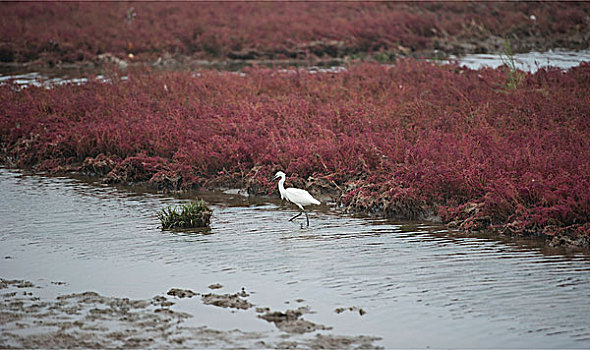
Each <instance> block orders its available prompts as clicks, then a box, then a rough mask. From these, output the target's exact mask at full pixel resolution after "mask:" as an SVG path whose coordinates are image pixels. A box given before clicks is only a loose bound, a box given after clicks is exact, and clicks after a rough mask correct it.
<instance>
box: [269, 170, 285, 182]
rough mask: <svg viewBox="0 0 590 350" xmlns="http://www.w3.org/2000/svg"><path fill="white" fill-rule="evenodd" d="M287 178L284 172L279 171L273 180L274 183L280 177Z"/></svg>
mask: <svg viewBox="0 0 590 350" xmlns="http://www.w3.org/2000/svg"><path fill="white" fill-rule="evenodd" d="M285 176H286V175H285V173H284V172H282V171H277V173H276V174H275V177H273V178H272V180H273V181H274V180H276V179H278V178H279V177H285Z"/></svg>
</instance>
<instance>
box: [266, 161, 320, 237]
mask: <svg viewBox="0 0 590 350" xmlns="http://www.w3.org/2000/svg"><path fill="white" fill-rule="evenodd" d="M279 177H280V178H281V179H280V180H279V193H280V194H281V199H286V200H287V201H289V202H291V203H293V204H295V205H296V206H297V207H299V210H301V211H300V212H299V214H297V215H295V216H294V217H292V218H290V219H289V221H293V220H294V219H295V218H297V217H299V216H301V213H303V214H305V218H306V219H307V226H309V217H308V216H307V213H306V212H305V209H304V208H303V207H305V206H307V205H310V204H315V205H319V204H320V201H318V200H317V199H315V198H313V197H312V196H311V194H309V192H307V191H306V190H302V189H299V188H293V187H289V188H285V178H286V175H285V173H284V172H282V171H278V172H277V173H276V175H275V177H274V178H273V181H274V180H276V179H278V178H279ZM301 227H303V224H301Z"/></svg>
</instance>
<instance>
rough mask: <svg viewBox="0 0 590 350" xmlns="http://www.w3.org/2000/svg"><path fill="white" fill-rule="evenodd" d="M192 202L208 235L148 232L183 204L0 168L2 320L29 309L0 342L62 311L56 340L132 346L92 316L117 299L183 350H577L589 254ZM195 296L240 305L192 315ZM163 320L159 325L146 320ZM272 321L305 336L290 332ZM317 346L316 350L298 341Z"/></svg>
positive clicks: (265, 204) (226, 199)
mask: <svg viewBox="0 0 590 350" xmlns="http://www.w3.org/2000/svg"><path fill="white" fill-rule="evenodd" d="M204 197H205V198H206V200H207V201H208V202H209V203H211V207H212V208H213V210H214V213H213V217H212V225H211V230H210V231H209V232H208V233H207V234H201V233H193V234H190V233H185V234H182V233H173V232H162V231H161V230H160V228H159V222H158V219H157V216H156V213H157V212H158V210H160V209H161V208H163V207H165V206H167V205H175V204H178V203H181V202H183V201H184V200H183V199H176V198H172V197H167V196H163V195H159V194H154V193H138V192H133V191H130V190H127V189H124V188H118V187H112V186H104V185H101V184H96V183H89V182H85V181H81V180H77V179H72V178H66V177H47V176H41V175H29V174H26V173H23V172H20V171H15V170H8V169H3V168H0V198H2V201H1V202H0V242H1V244H0V259H2V264H0V277H1V278H3V279H4V280H10V281H11V280H18V281H23V282H15V283H14V284H10V285H8V286H6V287H5V288H3V289H0V293H1V294H2V295H3V304H2V305H3V312H4V311H7V310H8V311H10V310H12V309H11V308H14V307H16V308H18V305H19V303H23V304H22V305H29V306H31V305H33V304H35V303H37V304H39V305H38V307H37V309H31V310H33V311H34V312H33V311H31V312H32V313H30V314H22V315H21V316H19V317H21V318H19V319H17V320H14V319H10V318H7V319H4V320H3V321H2V322H1V323H0V329H1V330H2V333H3V338H4V339H8V338H7V337H9V338H10V339H12V341H14V342H15V343H16V345H18V344H20V345H21V346H26V345H27V344H29V345H35V344H36V343H34V342H33V343H27V342H26V341H25V340H23V341H22V342H19V341H18V339H21V338H19V337H26V336H27V335H31V334H32V335H34V336H35V338H34V339H33V338H29V340H30V341H33V340H35V339H37V340H38V339H42V338H39V337H42V335H43V334H48V333H47V332H50V330H51V329H54V328H51V327H52V325H53V326H55V320H54V319H53V318H52V317H54V316H55V315H53V316H52V314H51V312H49V311H48V310H49V309H48V308H51V307H58V306H57V305H56V304H59V303H60V302H61V303H62V304H63V305H62V306H59V307H61V308H62V310H61V311H59V310H58V311H59V312H58V316H59V317H62V316H63V317H65V321H64V322H69V323H67V324H68V325H70V326H68V327H66V328H65V329H66V331H64V332H66V333H67V332H68V331H67V330H68V329H69V330H72V329H74V330H76V331H80V332H81V330H84V332H90V333H91V334H93V335H92V336H91V337H90V338H88V339H94V340H96V341H97V344H99V345H104V346H107V347H110V346H131V345H130V344H131V343H128V342H127V343H125V342H126V341H130V340H129V339H131V338H133V337H130V336H126V335H125V334H119V333H117V334H118V335H117V334H111V333H112V332H114V331H113V330H112V329H113V327H114V328H117V327H119V328H118V329H119V331H124V330H125V329H127V328H129V329H134V328H135V329H136V328H137V327H136V325H135V324H134V323H133V322H135V321H133V320H126V321H122V320H121V317H119V316H120V315H119V314H117V313H116V312H115V311H112V312H113V313H112V315H115V316H117V315H118V316H117V317H115V316H113V318H109V317H107V316H105V315H110V314H109V312H111V311H108V312H107V311H104V310H105V309H108V310H110V309H112V308H115V309H116V308H117V307H119V309H116V310H119V311H120V310H121V307H124V306H125V305H127V304H125V303H131V304H129V305H130V306H128V307H129V308H130V309H124V308H123V309H124V310H127V311H126V312H137V313H139V314H138V315H137V317H138V319H139V320H141V319H142V318H143V317H145V319H144V320H145V322H146V323H145V324H151V323H150V322H152V321H153V322H159V321H157V320H155V319H156V318H158V319H159V318H160V317H164V318H165V319H169V320H171V321H170V322H172V323H173V324H174V325H175V326H174V327H175V328H170V329H169V330H170V331H172V330H173V331H174V332H175V333H174V334H176V335H178V337H177V338H178V339H185V340H183V341H187V343H183V344H189V345H190V346H196V347H199V346H201V347H227V346H236V347H240V346H242V347H259V346H263V344H264V345H265V346H266V347H268V346H270V347H278V346H284V345H286V343H281V342H294V343H296V344H299V345H300V346H303V347H306V346H307V347H320V346H327V345H326V344H328V345H329V344H333V345H334V344H339V345H341V346H344V345H342V344H346V342H351V343H350V344H353V345H350V347H355V346H356V347H358V346H363V347H370V346H383V347H386V348H395V347H427V346H430V347H495V348H505V347H513V348H516V347H518V348H521V347H526V348H531V347H533V348H534V347H551V348H556V347H562V348H588V347H590V303H588V300H590V299H589V297H590V257H588V256H587V255H584V254H582V253H575V252H568V251H565V250H546V248H540V247H535V246H534V244H528V243H522V244H521V243H519V242H515V241H508V242H503V241H500V240H498V239H489V238H478V237H465V236H461V235H458V234H454V233H453V232H449V231H448V230H445V229H444V228H442V227H440V226H435V225H431V224H428V223H412V224H409V223H399V222H390V221H387V220H376V219H364V218H355V217H352V216H347V215H337V214H335V213H334V212H333V211H331V210H330V209H329V208H327V207H325V206H324V207H320V208H319V209H317V210H314V211H312V212H311V214H310V221H311V226H310V227H309V228H304V229H301V228H300V226H299V223H292V222H289V221H287V220H288V219H289V218H290V217H291V216H292V214H293V213H294V210H293V209H292V208H290V207H288V206H286V205H282V204H280V202H279V201H275V200H272V201H269V200H268V199H264V198H252V197H244V196H241V195H240V194H238V193H233V192H231V191H230V192H229V193H227V194H220V193H207V194H204ZM26 281H28V282H30V283H32V284H28V283H27V282H26ZM19 286H20V288H19ZM244 290H245V291H247V296H246V294H240V293H242V292H240V291H244ZM188 291H194V293H195V294H191V293H189V292H188ZM167 292H170V293H171V294H167ZM181 292H182V293H181ZM12 293H15V294H12ZM23 293H25V294H23ZM26 293H29V294H26ZM83 293H95V294H96V295H95V294H90V296H92V297H93V298H96V300H95V303H94V304H91V305H87V306H85V307H86V309H81V310H78V311H76V310H75V309H74V308H75V307H76V305H78V306H80V303H79V299H80V298H83V297H84V296H83ZM179 293H180V294H179ZM197 293H198V295H197ZM236 293H237V294H236ZM244 293H246V292H244ZM207 294H210V295H213V296H215V295H218V296H222V297H223V296H224V295H227V296H229V297H231V296H233V295H234V294H235V295H238V296H239V297H240V298H241V299H244V300H247V303H248V306H249V305H250V304H251V305H252V306H251V307H250V306H249V307H248V308H231V307H220V306H216V305H214V304H207V303H205V302H204V299H203V298H202V296H203V295H207ZM81 295H82V296H81ZM187 295H191V296H192V297H185V296H187ZM240 295H242V296H240ZM87 296H88V295H87ZM158 296H159V297H163V298H165V299H166V300H167V301H169V302H172V303H173V304H172V305H169V304H166V303H164V301H165V300H163V299H161V298H156V297H158ZM181 296H182V297H181ZM60 298H61V299H60ZM155 298H156V299H155ZM209 299H211V298H209ZM209 299H206V300H208V301H210V300H209ZM213 299H215V298H213ZM125 300H127V301H125ZM154 300H156V301H157V302H153V301H154ZM158 303H159V304H158ZM70 304H71V305H70ZM60 305H61V304H60ZM84 305H86V304H84ZM117 305H123V306H117ZM244 305H245V304H244ZM162 308H164V309H169V310H170V312H171V313H170V314H166V313H161V314H158V315H155V314H154V313H155V310H156V309H162ZM93 309H97V310H95V311H91V310H93ZM52 310H53V309H52ZM67 310H70V311H71V312H72V314H71V315H70V314H68V315H64V314H63V313H67V312H68V311H67ZM100 310H103V311H100ZM288 310H292V311H290V312H288ZM302 310H304V311H302ZM360 310H362V312H361V311H360ZM56 312H57V311H56ZM76 312H78V313H76ZM60 315H61V316H60ZM76 315H77V316H76ZM185 315H189V316H186V317H185ZM289 315H291V316H289ZM94 316H96V317H102V318H104V319H105V320H104V322H105V323H104V324H101V322H97V321H96V322H95V321H93V320H92V317H94ZM259 316H264V317H259ZM46 317H47V318H46ZM267 319H268V320H267ZM283 319H285V320H286V321H293V322H298V323H297V326H298V327H299V326H302V327H304V328H301V329H312V331H310V332H303V333H296V332H292V333H289V332H287V331H285V330H284V329H282V328H281V327H284V325H285V324H284V323H281V322H283V321H282V320H283ZM38 320H42V321H47V322H48V323H47V324H43V323H38V322H37V323H35V322H36V321H38ZM134 320H135V319H134ZM269 320H270V321H269ZM91 321H92V322H91ZM76 322H78V323H76ZM79 322H82V324H84V325H87V326H88V327H87V329H86V328H84V327H85V326H82V325H80V323H79ZM129 322H131V323H129ZM137 322H140V321H137ZM172 323H171V324H172ZM19 325H20V326H19ZM23 325H24V326H23ZM71 325H74V326H71ZM76 325H78V326H76ZM312 325H315V326H312ZM21 326H22V327H21ZM62 326H64V324H62ZM19 327H21V328H19ZM48 327H49V328H48ZM64 327H65V326H64ZM72 327H74V328H72ZM76 327H77V328H76ZM101 327H102V328H101ZM310 327H311V328H310ZM185 328H186V329H185ZM93 329H95V330H93ZM101 329H102V330H101ZM187 329H188V330H187ZM197 329H200V330H201V331H196V330H197ZM295 329H300V328H295ZM199 332H200V333H199ZM203 332H205V333H203ZM74 333H75V332H74ZM74 333H72V334H74ZM163 334H168V333H166V330H165V329H164V330H163V331H162V333H158V331H157V330H150V331H147V330H146V331H145V332H143V333H142V332H140V333H139V334H136V338H138V341H144V340H145V341H147V342H142V343H139V344H140V345H139V346H140V347H160V346H163V347H169V346H175V345H174V344H172V343H170V342H168V340H170V339H172V338H174V337H172V338H170V339H168V340H167V338H165V337H164V335H163ZM214 334H217V336H214ZM109 337H113V338H109ZM216 337H217V338H216ZM347 337H348V338H347ZM350 337H352V338H350ZM177 338H174V339H177ZM316 338H317V339H319V338H321V339H322V340H323V341H326V342H327V343H322V344H323V345H318V343H315V344H316V345H313V344H312V343H309V341H311V339H316ZM15 339H16V340H15ZM22 339H25V338H22ZM109 339H111V340H112V341H110V340H109ZM146 339H147V340H146ZM149 339H152V341H151V342H150V341H148V340H149ZM186 339H193V340H192V342H188V340H186ZM334 339H340V341H341V342H340V343H331V342H332V341H334ZM353 339H356V340H354V341H353ZM107 340H108V341H107ZM117 341H119V342H117ZM228 341H229V343H228ZM294 343H291V345H293V344H294ZM228 344H229V345H228ZM305 344H307V345H305ZM354 344H356V345H354ZM363 344H364V345H363ZM7 345H10V344H7ZM86 345H87V346H89V347H91V346H92V344H86ZM58 346H59V345H58ZM336 346H338V345H336Z"/></svg>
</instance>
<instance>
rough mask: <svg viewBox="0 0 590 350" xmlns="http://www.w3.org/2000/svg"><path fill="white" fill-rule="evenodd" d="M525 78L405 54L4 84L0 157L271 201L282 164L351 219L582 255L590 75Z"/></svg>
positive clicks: (587, 233) (587, 68)
mask: <svg viewBox="0 0 590 350" xmlns="http://www.w3.org/2000/svg"><path fill="white" fill-rule="evenodd" d="M523 76H524V77H523V80H522V82H521V84H520V85H519V86H518V87H516V88H507V71H506V67H503V68H498V69H482V70H477V71H475V70H470V69H467V68H462V67H459V66H456V65H444V66H439V65H436V64H431V63H427V62H420V61H416V60H411V59H410V60H400V61H399V62H398V63H397V64H396V65H395V66H382V65H378V64H360V65H353V66H350V67H348V68H347V70H345V71H339V72H333V71H323V72H314V73H311V72H310V71H308V70H302V69H292V70H280V69H264V68H251V69H246V70H244V71H243V72H242V73H229V72H217V71H211V70H202V71H199V72H198V73H195V72H156V71H141V72H135V73H130V74H129V76H128V79H121V77H120V76H117V75H114V76H113V77H111V80H110V82H109V83H104V82H99V81H90V82H88V83H87V84H84V85H81V86H77V85H65V86H55V87H53V88H51V89H44V88H36V87H28V88H25V89H22V90H20V91H17V90H16V89H15V88H14V87H13V86H11V85H3V86H0V99H1V100H2V101H3V103H2V104H1V106H0V143H1V145H0V147H1V150H2V156H3V160H4V162H5V163H7V164H9V165H15V166H19V167H36V168H38V169H43V170H47V171H54V172H56V171H83V172H87V173H92V174H96V175H99V176H104V177H105V179H106V180H107V181H109V182H126V183H137V182H146V183H150V184H151V185H153V186H154V187H156V188H159V189H167V190H186V189H192V188H200V187H203V186H204V187H219V186H233V187H238V186H239V187H246V188H248V189H249V191H251V192H253V193H264V194H268V193H270V191H271V190H272V188H273V185H272V184H271V183H270V182H269V180H270V177H271V176H272V174H273V173H274V172H275V171H276V170H279V169H281V170H285V171H286V172H287V173H289V174H294V175H296V176H293V177H292V178H290V180H291V181H292V182H294V183H295V185H298V186H302V187H308V189H310V190H311V191H312V192H313V191H318V192H319V191H323V192H325V193H326V194H329V195H332V196H336V197H337V199H338V200H339V201H340V202H341V203H342V204H343V205H345V206H347V207H348V208H349V209H350V210H354V211H362V212H368V213H375V214H377V215H382V216H387V217H392V218H404V219H424V218H428V217H431V216H432V215H437V216H439V217H440V218H442V220H443V221H444V222H449V223H452V224H454V225H457V226H459V227H460V228H462V229H464V230H480V231H481V230H489V229H491V230H497V231H498V230H499V231H502V232H510V233H517V234H525V235H541V236H547V237H553V236H556V237H558V238H557V239H558V240H564V239H567V240H569V241H576V242H578V243H579V242H581V243H580V244H586V245H587V244H588V238H589V237H590V224H589V218H590V123H589V122H588V120H589V117H590V96H589V94H588V93H587V91H588V90H589V87H590V86H589V85H590V65H589V64H586V63H584V64H581V65H580V66H579V67H576V68H572V69H570V70H568V71H565V72H564V71H561V70H557V69H541V70H539V71H538V72H536V73H534V74H527V73H523ZM564 237H568V238H564Z"/></svg>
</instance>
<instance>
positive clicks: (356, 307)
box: [334, 306, 367, 316]
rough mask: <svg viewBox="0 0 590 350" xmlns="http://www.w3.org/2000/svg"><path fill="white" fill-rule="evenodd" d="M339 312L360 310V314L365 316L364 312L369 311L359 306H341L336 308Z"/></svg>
mask: <svg viewBox="0 0 590 350" xmlns="http://www.w3.org/2000/svg"><path fill="white" fill-rule="evenodd" d="M334 311H335V312H336V313H337V314H341V313H343V312H344V311H352V312H358V314H359V315H361V316H363V315H364V314H366V313H367V312H366V311H365V310H363V309H362V308H360V307H358V306H350V307H339V308H336V310H334Z"/></svg>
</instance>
